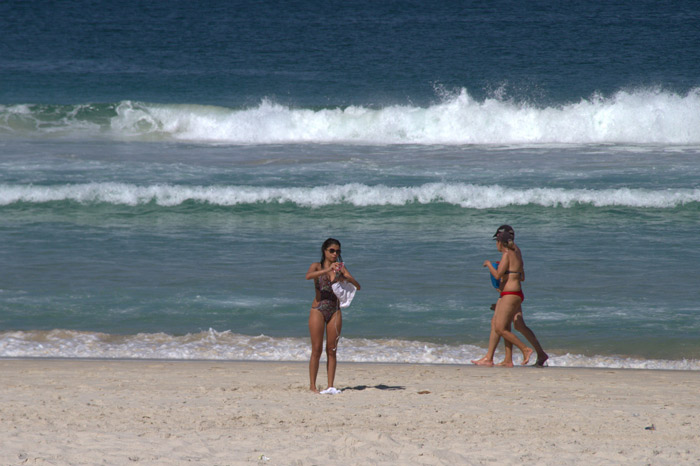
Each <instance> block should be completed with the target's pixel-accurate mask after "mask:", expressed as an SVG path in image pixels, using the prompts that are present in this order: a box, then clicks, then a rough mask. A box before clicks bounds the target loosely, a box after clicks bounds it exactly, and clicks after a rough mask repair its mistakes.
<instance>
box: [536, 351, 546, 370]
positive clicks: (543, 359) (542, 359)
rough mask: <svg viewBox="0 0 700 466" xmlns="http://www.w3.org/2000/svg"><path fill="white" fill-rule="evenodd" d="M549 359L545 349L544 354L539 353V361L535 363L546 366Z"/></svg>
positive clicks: (538, 365)
mask: <svg viewBox="0 0 700 466" xmlns="http://www.w3.org/2000/svg"><path fill="white" fill-rule="evenodd" d="M547 359H549V355H548V354H547V353H545V352H544V351H543V352H542V354H538V355H537V362H536V363H535V366H537V367H544V364H545V363H546V362H547Z"/></svg>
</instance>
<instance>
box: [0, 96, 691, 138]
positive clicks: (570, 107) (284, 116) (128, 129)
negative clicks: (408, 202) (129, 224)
mask: <svg viewBox="0 0 700 466" xmlns="http://www.w3.org/2000/svg"><path fill="white" fill-rule="evenodd" d="M2 133H5V134H32V133H39V134H42V135H55V134H62V135H69V136H70V135H72V136H85V135H88V136H90V135H92V136H95V135H99V136H101V137H104V136H107V137H111V138H116V139H123V138H128V139H133V138H135V139H139V140H167V141H183V142H213V143H224V144H277V143H353V144H377V145H384V144H449V145H463V144H481V145H512V144H516V145H517V144H527V145H530V144H671V145H697V144H700V88H696V89H692V90H691V91H689V92H688V93H687V94H685V95H680V94H677V93H673V92H669V91H664V90H660V89H642V90H634V91H619V92H617V93H616V94H614V95H613V96H611V97H603V96H600V95H594V96H592V97H590V98H588V99H582V100H581V101H579V102H575V103H569V104H565V105H560V106H550V107H538V106H536V105H533V104H530V103H524V102H514V101H510V100H505V99H502V98H500V97H498V96H496V97H493V98H487V99H484V100H483V101H478V100H476V99H474V98H472V97H471V96H470V95H469V93H468V91H467V90H466V89H461V91H460V92H458V93H456V94H454V95H451V96H446V97H442V100H441V101H440V102H438V103H436V104H434V105H431V106H428V107H416V106H410V105H391V106H385V107H381V108H369V107H364V106H350V107H346V108H326V109H305V108H292V107H289V106H284V105H280V104H277V103H274V102H272V101H270V100H268V99H263V100H262V102H261V103H260V104H259V105H258V106H256V107H252V108H246V109H231V108H225V107H217V106H205V105H176V104H149V103H141V102H132V101H123V102H120V103H117V104H101V105H100V104H95V105H92V104H85V105H75V106H46V105H13V106H0V134H2Z"/></svg>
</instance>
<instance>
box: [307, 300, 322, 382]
mask: <svg viewBox="0 0 700 466" xmlns="http://www.w3.org/2000/svg"><path fill="white" fill-rule="evenodd" d="M325 326H326V325H325V322H324V320H323V315H322V314H321V313H320V312H319V311H318V310H317V309H311V312H310V313H309V335H310V336H311V359H309V389H310V390H311V391H312V392H316V393H318V388H316V376H317V375H318V366H319V361H320V360H321V353H322V352H323V329H324V327H325Z"/></svg>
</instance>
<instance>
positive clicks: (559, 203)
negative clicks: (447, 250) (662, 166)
mask: <svg viewBox="0 0 700 466" xmlns="http://www.w3.org/2000/svg"><path fill="white" fill-rule="evenodd" d="M61 201H72V202H79V203H82V204H96V203H107V204H114V205H129V206H137V205H144V204H150V203H154V204H156V205H159V206H163V207H174V206H179V205H182V204H183V203H186V202H199V203H206V204H211V205H216V206H237V205H250V204H285V203H290V204H294V205H296V206H299V207H305V208H318V207H325V206H333V205H352V206H356V207H370V206H405V205H414V204H433V203H444V204H450V205H455V206H459V207H463V208H471V209H492V208H501V207H507V206H526V205H536V206H543V207H565V208H570V207H573V206H576V205H592V206H594V207H609V206H622V207H634V208H674V207H678V206H682V205H685V204H690V203H698V202H700V189H672V190H671V189H667V190H658V191H654V190H648V189H631V188H618V189H601V190H591V189H563V188H532V189H515V188H508V187H502V186H498V185H493V186H480V185H474V184H463V183H455V184H449V183H428V184H424V185H420V186H412V187H389V186H383V185H376V186H369V185H364V184H359V183H350V184H345V185H328V186H318V187H297V188H277V187H255V186H183V185H166V184H163V185H150V186H139V185H135V184H126V183H85V184H71V185H59V186H34V185H8V184H0V205H12V204H16V203H32V204H42V203H48V202H61Z"/></svg>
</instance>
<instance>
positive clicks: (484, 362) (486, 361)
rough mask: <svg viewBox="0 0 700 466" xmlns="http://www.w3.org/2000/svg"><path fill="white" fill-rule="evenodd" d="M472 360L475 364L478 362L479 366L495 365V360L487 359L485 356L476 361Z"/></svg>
mask: <svg viewBox="0 0 700 466" xmlns="http://www.w3.org/2000/svg"><path fill="white" fill-rule="evenodd" d="M472 362H473V363H474V364H476V365H477V366H488V367H491V366H493V360H490V359H486V357H483V358H481V359H477V360H474V361H472Z"/></svg>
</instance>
